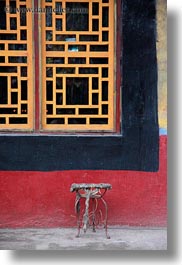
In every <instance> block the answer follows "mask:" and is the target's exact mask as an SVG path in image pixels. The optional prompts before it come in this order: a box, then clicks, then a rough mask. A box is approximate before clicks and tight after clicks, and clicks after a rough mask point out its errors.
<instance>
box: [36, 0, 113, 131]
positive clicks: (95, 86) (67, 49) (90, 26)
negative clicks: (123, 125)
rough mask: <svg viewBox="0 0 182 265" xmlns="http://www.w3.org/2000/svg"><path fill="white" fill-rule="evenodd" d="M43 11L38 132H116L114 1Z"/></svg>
mask: <svg viewBox="0 0 182 265" xmlns="http://www.w3.org/2000/svg"><path fill="white" fill-rule="evenodd" d="M41 7H42V8H43V9H45V10H46V12H45V13H43V14H42V16H41V18H42V21H41V30H42V34H41V36H42V43H41V49H42V56H41V74H42V82H41V86H42V129H44V130H77V131H79V130H80V131H89V130H90V131H114V129H115V118H114V116H115V111H114V101H115V85H114V62H115V60H114V47H115V35H114V32H115V30H114V27H115V26H114V17H115V15H114V1H113V0H92V1H89V0H82V1H78V0H76V1H74V0H63V1H59V0H43V1H42V6H41ZM53 9H54V11H55V12H52V11H51V10H53Z"/></svg>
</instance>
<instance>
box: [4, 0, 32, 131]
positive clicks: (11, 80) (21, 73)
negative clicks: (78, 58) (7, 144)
mask: <svg viewBox="0 0 182 265" xmlns="http://www.w3.org/2000/svg"><path fill="white" fill-rule="evenodd" d="M31 3H32V1H29V0H24V1H22V0H1V1H0V9H1V11H2V12H1V16H0V129H1V130H4V129H5V130H8V129H15V130H16V129H17V130H25V129H26V130H31V129H33V81H32V79H33V75H32V58H33V53H32V13H31V12H19V11H18V10H20V9H21V8H25V7H26V6H29V7H30V8H31Z"/></svg>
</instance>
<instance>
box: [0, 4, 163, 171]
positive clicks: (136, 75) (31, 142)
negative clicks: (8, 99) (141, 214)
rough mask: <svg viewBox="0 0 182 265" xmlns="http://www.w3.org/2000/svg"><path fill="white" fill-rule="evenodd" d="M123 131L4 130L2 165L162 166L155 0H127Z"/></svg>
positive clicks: (41, 168)
mask: <svg viewBox="0 0 182 265" xmlns="http://www.w3.org/2000/svg"><path fill="white" fill-rule="evenodd" d="M121 16H122V32H123V43H122V46H123V55H122V59H121V68H122V85H121V87H122V134H121V135H110V136H109V135H107V136H106V135H105V136H104V135H103V136H96V135H34V134H29V135H28V134H27V135H17V134H16V135H15V134H12V135H10V134H7V135H5V134H2V135H0V170H17V171H19V170H28V171H55V170H56V171H57V170H137V171H149V172H155V171H157V170H158V167H159V127H158V114H157V58H156V2H155V0H148V1H146V0H123V1H122V8H121Z"/></svg>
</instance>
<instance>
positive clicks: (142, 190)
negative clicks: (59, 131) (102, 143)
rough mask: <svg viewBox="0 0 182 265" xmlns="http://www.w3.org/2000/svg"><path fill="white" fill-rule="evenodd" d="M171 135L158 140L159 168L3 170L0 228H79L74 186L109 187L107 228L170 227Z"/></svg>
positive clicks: (0, 174)
mask: <svg viewBox="0 0 182 265" xmlns="http://www.w3.org/2000/svg"><path fill="white" fill-rule="evenodd" d="M166 145H167V136H160V169H159V171H158V172H156V173H147V172H136V171H86V170H82V171H61V172H28V171H26V172H25V171H23V172H19V171H18V172H16V171H14V172H12V171H0V227H1V228H2V227H3V228H4V227H68V226H75V225H76V218H75V213H74V199H75V194H73V193H70V191H69V190H70V186H71V184H72V183H75V182H76V183H79V182H96V183H99V182H109V183H111V184H112V190H110V191H108V192H107V193H106V195H105V199H106V200H107V202H108V206H109V219H108V223H109V225H131V226H140V225H141V226H166V225H167V220H166V219H167V172H166V170H167V163H166V161H167V159H166Z"/></svg>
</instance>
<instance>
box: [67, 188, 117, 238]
mask: <svg viewBox="0 0 182 265" xmlns="http://www.w3.org/2000/svg"><path fill="white" fill-rule="evenodd" d="M111 188H112V186H111V184H108V183H99V184H94V183H79V184H75V183H74V184H72V185H71V188H70V191H71V192H76V199H75V212H76V214H77V225H78V234H77V236H76V237H79V236H80V229H81V227H83V231H84V233H86V231H87V228H88V227H89V226H90V225H92V227H93V232H95V231H96V230H95V227H96V224H97V223H98V224H99V221H100V219H102V220H101V221H102V222H103V223H104V228H105V232H106V237H107V238H108V239H109V238H110V236H109V235H108V233H107V218H108V207H107V203H106V201H105V200H104V199H103V197H104V195H105V193H106V191H107V190H109V189H111ZM81 199H85V211H84V214H83V218H81V214H80V212H81V209H80V208H81V206H80V200H81ZM98 200H100V201H101V202H102V204H103V206H104V209H105V218H104V220H103V214H102V211H101V209H99V208H98ZM90 201H91V202H92V210H90V207H89V206H90ZM98 214H99V218H98Z"/></svg>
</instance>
